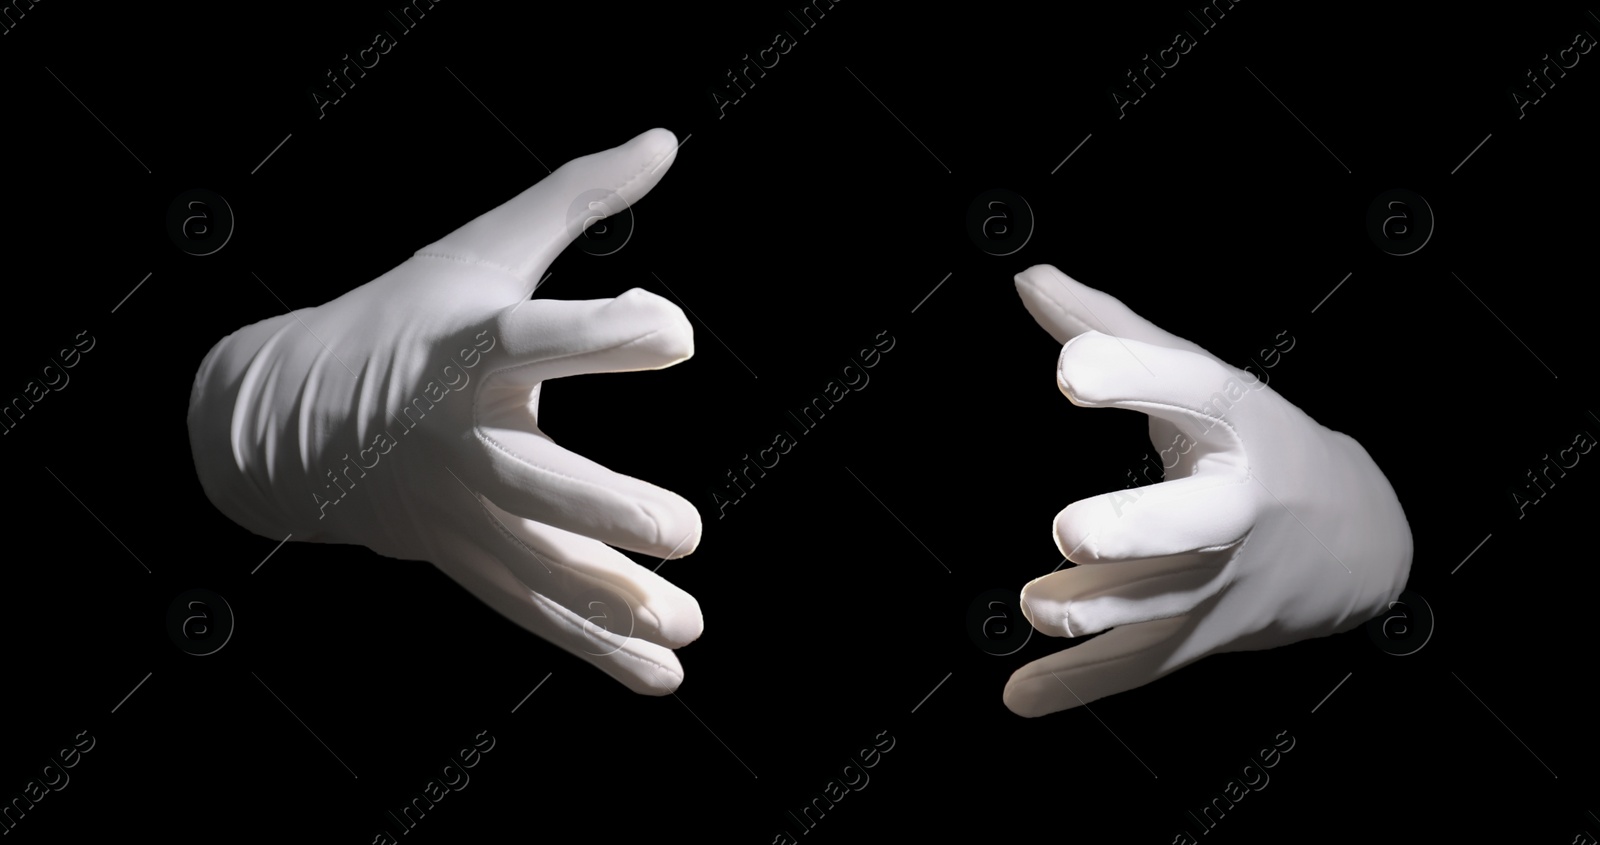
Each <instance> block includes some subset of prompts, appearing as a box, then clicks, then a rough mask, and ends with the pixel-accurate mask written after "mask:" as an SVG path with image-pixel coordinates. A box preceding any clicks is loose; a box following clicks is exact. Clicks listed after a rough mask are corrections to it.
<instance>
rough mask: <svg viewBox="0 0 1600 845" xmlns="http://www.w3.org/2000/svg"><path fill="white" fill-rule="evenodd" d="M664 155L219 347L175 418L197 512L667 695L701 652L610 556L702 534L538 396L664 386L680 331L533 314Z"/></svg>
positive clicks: (596, 162) (641, 303)
mask: <svg viewBox="0 0 1600 845" xmlns="http://www.w3.org/2000/svg"><path fill="white" fill-rule="evenodd" d="M676 144H677V139H676V138H674V137H673V135H672V133H670V132H668V131H666V130H664V129H654V130H651V131H649V132H646V133H644V134H642V135H640V136H638V137H637V138H634V139H633V140H632V141H629V142H628V143H626V144H624V145H622V146H620V147H617V148H615V149H611V150H606V151H603V152H599V153H595V154H593V155H588V156H584V157H582V158H578V159H575V160H573V161H571V162H568V163H567V164H566V165H564V166H563V167H561V168H560V169H558V170H556V171H555V172H554V173H552V174H550V176H548V177H547V178H545V179H544V180H542V181H540V182H539V183H538V184H536V185H534V186H533V187H531V188H529V189H528V190H526V191H523V192H522V193H521V194H519V195H517V196H516V197H514V198H512V199H511V200H510V201H509V202H506V203H505V204H504V205H501V206H500V207H499V208H496V209H495V210H493V211H491V212H489V213H488V214H485V215H483V216H482V217H479V218H478V219H476V220H474V221H472V222H471V223H468V224H467V225H465V226H463V227H461V228H460V229H457V230H456V231H455V232H453V233H451V234H450V235H447V236H446V237H444V238H443V239H442V240H439V241H437V242H436V243H434V244H432V245H431V246H428V247H426V248H424V249H422V250H420V251H418V252H417V253H416V254H415V255H413V256H412V257H411V258H409V259H407V260H406V261H405V262H403V263H401V264H400V265H399V266H397V267H395V268H394V269H392V270H390V271H389V272H387V273H385V274H383V275H382V276H379V277H378V278H377V279H374V280H373V281H371V282H368V283H367V284H365V285H362V286H361V287H358V288H356V289H354V290H352V291H350V292H348V293H346V294H344V295H343V296H340V297H339V298H337V299H334V300H333V301H331V302H328V303H326V304H324V305H321V306H318V307H315V308H303V309H300V310H298V311H294V312H292V313H289V314H284V315H282V316H279V317H274V318H272V319H269V320H263V321H262V322H259V323H256V324H254V325H251V326H246V327H245V328H242V329H240V330H239V331H236V332H234V333H233V334H232V335H229V336H228V337H226V338H224V339H223V340H222V341H221V342H219V343H218V344H217V345H216V347H215V348H213V349H212V350H211V352H210V353H209V354H208V355H207V356H206V358H205V361H204V362H203V363H202V364H201V366H200V370H199V372H198V374H197V375H196V378H195V384H194V391H193V393H192V395H191V399H190V405H189V437H190V444H191V447H192V449H193V453H194V461H195V468H196V470H197V472H198V474H199V476H200V481H201V483H202V485H203V486H204V488H205V491H206V495H207V496H208V497H209V498H210V499H211V501H212V503H213V504H215V505H216V506H217V508H218V509H220V510H221V511H222V512H223V513H224V514H227V515H228V516H229V517H230V518H231V519H233V520H234V521H235V522H237V523H239V524H240V525H242V526H244V527H245V528H248V529H250V530H251V531H253V532H255V533H257V534H260V535H262V536H264V537H268V538H270V539H272V540H283V539H284V538H285V537H286V536H292V538H293V539H294V540H297V541H298V540H310V541H316V542H325V543H352V544H357V545H363V546H366V547H368V548H370V549H372V550H373V551H375V552H377V553H378V554H381V555H385V556H388V557H393V558H400V559H405V560H426V561H431V562H433V563H434V564H435V565H437V566H438V567H439V568H440V569H442V570H444V572H445V573H447V574H448V575H449V576H450V577H451V578H453V579H454V580H455V581H456V582H457V583H459V584H461V585H462V586H463V587H466V588H467V589H468V590H471V591H472V592H473V593H474V594H475V595H477V596H478V598H480V599H482V600H483V601H484V602H486V603H487V604H488V605H489V606H491V607H493V608H494V609H496V610H498V611H499V612H500V613H502V614H504V615H505V616H507V617H509V618H510V619H512V620H513V621H515V622H516V623H517V624H519V625H521V626H522V627H524V628H526V629H527V630H529V631H532V632H533V633H535V634H538V635H539V636H541V637H544V638H545V639H547V640H550V641H551V642H554V643H556V644H557V645H560V646H561V647H562V648H564V649H566V650H567V651H569V652H571V653H573V654H575V655H578V656H579V657H581V658H583V659H585V660H588V661H589V662H591V663H593V664H595V665H597V666H599V667H600V668H601V669H602V670H604V671H605V672H606V673H607V674H609V675H611V676H612V677H613V678H615V679H617V680H618V681H621V682H622V683H623V684H625V685H626V686H627V687H628V688H629V689H632V690H634V691H635V692H641V693H647V694H651V695H665V694H667V693H670V692H672V691H673V690H675V689H676V688H677V687H678V684H679V683H680V682H681V681H682V680H683V669H682V666H681V664H680V663H679V662H678V659H677V656H676V655H675V654H674V653H673V652H672V649H674V648H677V647H679V646H682V645H686V644H688V643H689V642H691V641H693V640H694V639H695V638H696V637H698V636H699V635H700V632H701V627H702V620H701V615H700V606H699V605H698V604H697V603H696V602H695V600H694V598H693V597H691V596H690V595H689V594H688V593H686V592H684V591H683V590H681V589H679V588H677V587H675V586H673V585H672V584H670V583H668V582H667V581H665V580H664V579H662V578H660V577H659V576H657V575H655V574H654V573H653V572H651V571H650V570H648V569H645V568H643V567H640V566H638V565H636V564H634V563H633V562H632V561H631V560H629V559H628V558H627V557H626V556H624V555H622V554H621V553H619V552H617V551H616V550H615V549H612V548H610V547H608V546H607V545H606V544H608V543H609V544H611V545H613V546H619V547H621V548H624V549H629V550H632V551H636V552H641V553H643V554H648V555H651V556H654V557H662V558H670V557H681V556H683V555H687V554H689V553H690V552H692V551H694V549H695V546H696V545H697V544H698V543H699V542H700V515H699V513H698V512H697V511H696V510H695V508H694V506H693V505H691V504H689V502H688V501H686V500H685V499H683V498H682V497H680V496H678V495H676V494H673V493H670V492H668V491H666V490H663V489H661V488H659V487H656V486H654V485H651V484H648V483H646V482H644V481H640V480H638V479H635V478H630V477H628V476H625V475H619V474H617V473H615V472H612V471H611V470H609V469H607V468H605V467H604V466H601V465H600V464H598V463H595V462H594V461H591V460H589V459H588V458H585V457H583V456H581V455H577V454H574V453H572V452H570V451H567V450H566V449H564V448H562V447H560V446H558V445H556V444H555V443H554V442H552V441H551V439H550V438H549V437H547V436H546V435H545V434H544V433H543V432H541V431H540V430H539V425H538V410H539V388H540V385H541V383H542V382H544V381H545V380H546V379H552V378H559V377H562V376H571V375H578V374H580V373H601V372H622V371H631V370H653V369H660V368H663V367H668V366H671V365H673V364H676V363H678V362H679V361H682V360H684V359H686V358H688V357H689V356H691V355H692V354H694V340H693V329H692V328H691V327H690V325H689V322H688V320H687V319H685V318H684V316H683V312H682V311H680V310H679V309H678V307H677V306H675V305H673V304H671V303H670V302H668V301H666V300H664V299H662V298H660V297H658V296H655V295H653V294H650V293H647V292H645V291H643V290H639V289H634V290H630V291H628V292H627V293H625V294H623V295H622V296H619V297H617V298H615V299H608V300H590V301H583V302H569V301H552V300H544V299H535V300H529V296H530V295H531V293H532V292H533V289H534V288H535V287H536V286H537V284H538V281H539V280H540V279H541V277H542V275H543V274H544V272H545V269H546V268H547V267H548V266H549V265H550V263H551V262H552V261H553V260H554V259H555V257H556V256H557V255H558V254H560V252H561V250H562V249H564V248H565V247H566V246H567V245H568V244H569V243H571V242H572V240H573V239H574V238H575V237H577V236H579V234H580V233H581V232H582V231H583V229H584V228H585V227H586V226H587V225H589V224H590V223H592V222H594V221H595V220H598V219H600V218H601V217H603V216H605V215H607V214H615V213H618V212H620V211H622V209H623V208H624V207H625V206H627V205H631V204H632V203H633V202H635V201H637V200H638V199H639V198H640V197H642V196H644V195H645V194H646V193H647V192H648V191H649V190H650V189H651V188H652V187H653V186H654V185H655V184H656V182H657V181H658V180H659V179H660V178H661V176H662V175H663V174H664V173H665V171H666V169H667V168H668V166H669V165H670V164H671V163H672V161H673V159H674V155H675V150H676ZM263 283H264V282H263Z"/></svg>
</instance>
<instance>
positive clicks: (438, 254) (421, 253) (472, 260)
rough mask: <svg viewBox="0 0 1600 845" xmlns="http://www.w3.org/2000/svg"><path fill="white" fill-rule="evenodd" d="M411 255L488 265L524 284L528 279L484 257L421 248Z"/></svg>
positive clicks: (459, 262) (480, 265) (477, 265)
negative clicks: (464, 256) (465, 256)
mask: <svg viewBox="0 0 1600 845" xmlns="http://www.w3.org/2000/svg"><path fill="white" fill-rule="evenodd" d="M411 256H412V257H413V258H436V259H439V260H440V261H454V262H456V263H458V264H466V265H469V266H472V267H487V268H488V269H490V270H499V271H500V272H502V273H504V274H506V275H507V276H510V277H511V278H512V279H513V280H514V281H516V282H517V284H523V283H525V282H526V281H527V279H525V278H524V277H523V276H521V275H519V274H518V273H517V272H516V271H515V270H512V269H511V268H510V267H507V266H505V265H503V264H496V263H495V262H493V261H485V260H483V259H482V258H463V257H461V256H459V255H450V254H449V253H444V252H429V251H428V250H425V249H419V250H417V251H416V252H414V253H412V254H411Z"/></svg>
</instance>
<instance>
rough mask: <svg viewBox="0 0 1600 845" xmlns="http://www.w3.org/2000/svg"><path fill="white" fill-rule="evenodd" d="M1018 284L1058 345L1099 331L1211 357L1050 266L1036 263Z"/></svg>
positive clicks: (1020, 276)
mask: <svg viewBox="0 0 1600 845" xmlns="http://www.w3.org/2000/svg"><path fill="white" fill-rule="evenodd" d="M1016 284H1017V293H1018V294H1019V295H1020V296H1021V297H1022V304H1023V305H1024V306H1025V307H1027V309H1028V313H1029V314H1032V315H1033V318H1034V319H1035V320H1037V321H1038V322H1039V325H1040V326H1043V327H1044V329H1045V331H1047V332H1049V333H1050V336H1051V337H1054V338H1055V339H1056V341H1057V342H1058V343H1066V342H1067V341H1069V340H1072V339H1073V338H1075V337H1077V336H1078V335H1081V334H1083V333H1085V332H1089V331H1097V332H1102V333H1104V334H1109V335H1114V336H1116V337H1122V338H1128V339H1131V340H1138V341H1141V342H1143V343H1149V344H1154V345H1156V346H1165V347H1167V348H1169V349H1183V350H1186V351H1189V352H1198V353H1200V354H1202V355H1208V354H1210V353H1208V352H1206V351H1205V350H1204V349H1201V348H1200V347H1199V346H1197V345H1195V344H1194V343H1191V342H1189V341H1187V340H1184V339H1183V338H1181V337H1178V336H1177V335H1175V334H1172V333H1171V332H1169V331H1167V330H1165V329H1163V328H1161V327H1160V326H1157V325H1156V324H1154V323H1152V322H1150V321H1149V320H1146V319H1145V318H1143V317H1141V316H1139V315H1138V314H1135V313H1134V312H1133V309H1131V308H1129V307H1128V306H1126V305H1124V304H1122V301H1121V300H1119V299H1117V298H1116V297H1114V296H1112V295H1111V294H1108V293H1105V292H1104V291H1099V290H1095V289H1094V288H1091V287H1089V286H1088V285H1086V284H1083V283H1082V282H1079V281H1077V280H1076V279H1073V278H1072V277H1071V276H1068V275H1067V274H1065V273H1063V272H1061V271H1060V270H1057V269H1056V268H1054V267H1052V266H1050V265H1049V264H1035V265H1034V266H1032V267H1029V268H1028V269H1026V270H1023V271H1022V272H1021V273H1018V274H1017V275H1016Z"/></svg>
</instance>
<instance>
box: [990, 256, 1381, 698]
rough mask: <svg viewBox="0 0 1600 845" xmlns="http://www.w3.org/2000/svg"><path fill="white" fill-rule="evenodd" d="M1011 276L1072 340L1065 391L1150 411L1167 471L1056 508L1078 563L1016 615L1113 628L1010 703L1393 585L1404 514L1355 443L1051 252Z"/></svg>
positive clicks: (1124, 673) (1158, 672)
mask: <svg viewBox="0 0 1600 845" xmlns="http://www.w3.org/2000/svg"><path fill="white" fill-rule="evenodd" d="M1016 282H1017V291H1018V292H1019V293H1020V294H1021V295H1022V301H1023V303H1024V304H1025V305H1027V308H1028V311H1029V312H1030V313H1031V314H1033V316H1034V318H1035V319H1037V320H1038V321H1039V323H1040V325H1042V326H1044V328H1045V329H1046V330H1047V331H1049V332H1050V334H1051V335H1052V336H1053V337H1055V339H1056V340H1058V341H1060V342H1062V343H1064V344H1065V346H1064V347H1063V348H1062V350H1061V358H1060V362H1059V365H1058V370H1057V380H1058V382H1059V384H1060V387H1061V392H1062V393H1065V394H1066V395H1067V398H1068V399H1070V400H1072V403H1073V404H1075V405H1081V406H1084V407H1089V408H1129V409H1132V410H1136V411H1139V412H1141V413H1144V414H1148V415H1149V417H1150V441H1151V443H1153V444H1154V445H1155V447H1156V449H1157V450H1159V451H1162V452H1163V454H1164V456H1165V457H1164V458H1163V462H1164V464H1166V465H1167V466H1168V469H1167V471H1166V479H1167V480H1165V481H1162V482H1161V483H1159V484H1153V485H1150V486H1147V487H1137V488H1134V489H1131V490H1118V491H1114V492H1112V493H1107V494H1105V495H1101V496H1095V497H1093V498H1089V499H1084V500H1083V501H1079V502H1074V503H1072V504H1071V505H1069V506H1067V508H1066V509H1065V510H1063V511H1062V512H1061V513H1060V514H1059V515H1058V516H1057V517H1056V520H1055V539H1056V545H1057V546H1059V547H1060V549H1061V551H1062V553H1063V554H1066V555H1067V557H1068V559H1070V560H1071V561H1073V562H1074V563H1077V564H1081V565H1079V566H1076V567H1074V568H1070V569H1066V570H1062V571H1060V572H1053V573H1051V574H1049V575H1045V576H1044V577H1042V578H1037V579H1035V580H1033V581H1032V582H1030V583H1029V584H1028V585H1027V586H1026V587H1024V588H1023V591H1022V612H1023V615H1024V616H1026V617H1027V619H1028V621H1030V622H1031V623H1033V626H1034V627H1035V628H1036V629H1038V630H1039V631H1041V632H1043V633H1045V634H1049V635H1052V636H1063V637H1080V636H1084V635H1087V634H1093V633H1097V632H1100V631H1106V633H1104V634H1102V635H1100V636H1098V637H1096V638H1094V639H1092V640H1089V641H1088V642H1086V643H1083V644H1081V645H1078V646H1076V647H1073V648H1069V649H1066V650H1064V651H1060V652H1057V653H1056V654H1053V655H1050V656H1049V657H1044V658H1041V659H1039V660H1036V661H1034V662H1032V663H1030V664H1028V665H1026V666H1024V667H1022V668H1021V669H1019V670H1017V672H1016V673H1015V674H1014V675H1012V677H1011V680H1010V681H1009V682H1008V683H1007V684H1006V689H1005V703H1006V706H1007V707H1009V708H1010V709H1011V710H1012V711H1013V712H1015V713H1017V714H1019V715H1022V716H1041V715H1044V714H1046V713H1052V712H1055V711H1057V710H1065V709H1068V708H1072V707H1077V706H1079V705H1081V704H1088V703H1090V702H1092V701H1094V700H1096V699H1098V698H1102V697H1104V696H1108V695H1112V694H1114V693H1118V692H1123V691H1125V690H1130V689H1133V688H1135V687H1139V686H1142V685H1144V684H1147V683H1150V682H1151V681H1154V680H1156V679H1157V678H1160V677H1162V676H1163V675H1166V674H1167V673H1169V672H1171V671H1173V670H1175V669H1178V668H1180V667H1182V666H1185V665H1187V664H1189V663H1192V662H1194V661H1196V660H1199V659H1200V658H1202V657H1205V656H1206V655H1209V654H1216V653H1219V652H1227V651H1245V650H1253V649H1265V648H1273V647H1276V646H1280V645H1285V644H1288V643H1292V642H1296V641H1298V640H1303V639H1306V638H1308V637H1320V636H1326V635H1329V634H1335V633H1338V632H1340V631H1346V630H1349V629H1351V628H1353V627H1355V626H1357V625H1360V624H1361V623H1363V622H1366V621H1367V620H1369V619H1371V618H1373V617H1375V616H1377V615H1378V614H1380V613H1381V612H1383V611H1385V610H1387V609H1388V607H1389V602H1391V601H1393V600H1395V599H1397V598H1398V597H1399V595H1400V591H1401V589H1402V588H1403V587H1404V586H1405V583H1406V577H1407V575H1408V574H1409V573H1410V571H1411V529H1410V528H1409V526H1408V525H1407V524H1406V518H1405V514H1404V513H1403V512H1402V511H1401V509H1400V502H1399V500H1398V499H1397V498H1396V497H1395V494H1394V490H1393V489H1392V488H1391V487H1390V486H1389V482H1388V480H1387V479H1386V478H1384V476H1383V473H1382V472H1381V471H1380V470H1379V469H1378V467H1377V465H1376V464H1374V463H1373V462H1372V458H1370V457H1369V456H1368V455H1367V452H1366V450H1365V449H1363V448H1361V444H1359V443H1357V442H1356V441H1355V440H1353V439H1351V438H1350V437H1348V436H1347V435H1344V434H1340V433H1338V432H1336V431H1331V430H1329V429H1327V428H1324V427H1323V426H1321V425H1319V424H1318V423H1317V421H1316V420H1313V419H1311V418H1310V417H1308V416H1306V415H1305V413H1304V412H1303V411H1301V410H1300V409H1299V408H1296V407H1295V406H1294V405H1291V404H1289V402H1288V401H1286V400H1285V399H1284V398H1283V397H1281V396H1279V395H1278V393H1277V391H1275V390H1273V389H1272V388H1271V387H1268V386H1267V385H1266V384H1265V383H1263V382H1261V381H1260V380H1259V379H1257V378H1256V376H1254V375H1252V374H1249V373H1246V372H1245V371H1243V370H1240V369H1237V368H1235V367H1231V366H1229V365H1227V364H1225V363H1223V362H1222V361H1220V360H1218V359H1217V358H1216V357H1215V356H1213V355H1211V354H1210V353H1208V352H1206V351H1205V350H1204V349H1201V348H1200V347H1198V346H1196V345H1194V344H1193V343H1190V342H1189V341H1186V340H1184V339H1182V338H1179V337H1175V336H1173V335H1171V334H1168V333H1167V332H1165V331H1163V330H1161V329H1159V328H1157V327H1156V326H1154V325H1152V324H1151V323H1150V322H1148V321H1146V320H1144V319H1143V318H1141V317H1139V316H1138V315H1137V314H1135V313H1133V312H1132V311H1130V310H1129V309H1128V308H1127V306H1125V305H1123V304H1122V303H1121V302H1119V301H1118V300H1116V299H1115V298H1113V297H1111V296H1108V295H1106V294H1104V293H1101V292H1100V291H1097V290H1093V289H1091V288H1088V287H1086V286H1084V285H1082V284H1079V283H1078V282H1076V281H1074V280H1072V279H1070V278H1068V277H1067V276H1065V275H1063V274H1062V273H1061V272H1060V271H1058V270H1056V269H1055V268H1054V267H1049V266H1046V265H1038V266H1035V267H1030V268H1029V269H1027V270H1025V271H1023V272H1022V273H1020V274H1018V275H1017V277H1016ZM1174 461H1176V465H1173V462H1174ZM1107 629H1110V630H1107Z"/></svg>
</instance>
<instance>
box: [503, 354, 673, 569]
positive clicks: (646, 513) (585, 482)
mask: <svg viewBox="0 0 1600 845" xmlns="http://www.w3.org/2000/svg"><path fill="white" fill-rule="evenodd" d="M660 331H661V329H653V330H651V331H650V332H649V333H647V334H644V335H641V336H639V337H636V338H634V339H633V340H629V341H624V342H623V343H619V344H616V345H614V346H609V347H606V348H604V349H593V350H588V351H586V352H574V353H571V354H569V355H561V356H557V357H555V358H546V359H542V360H539V361H530V362H528V363H526V364H512V365H509V366H505V367H501V368H500V369H498V370H494V371H493V372H490V373H489V374H488V375H487V376H485V378H484V380H485V381H488V379H489V378H492V377H494V376H497V375H499V374H500V373H503V372H507V371H510V370H514V369H518V368H520V367H527V366H532V365H534V364H543V363H547V362H549V361H558V360H561V359H562V358H572V357H576V356H579V355H593V354H599V353H602V352H610V351H612V350H615V349H621V348H623V347H625V346H629V345H631V344H635V343H640V342H642V341H644V340H647V339H649V338H650V337H652V336H653V335H655V334H657V333H659V332H660ZM478 413H479V408H478V401H477V397H476V396H475V397H474V398H473V402H472V433H473V435H474V436H475V437H477V438H478V440H479V441H481V442H482V443H484V444H486V445H488V446H491V447H493V448H494V449H496V450H498V451H499V452H500V453H501V454H503V455H505V456H506V457H508V458H511V459H512V460H514V461H516V462H517V463H519V464H522V465H523V466H526V467H528V468H529V469H535V470H538V471H540V472H544V473H547V474H549V475H553V476H555V477H557V478H562V479H566V480H567V481H571V482H573V483H575V484H580V485H583V486H585V487H590V488H593V489H596V490H603V491H605V492H607V493H613V494H614V493H616V491H614V490H612V489H611V488H609V487H606V486H605V485H603V484H597V483H595V482H593V481H589V480H588V479H584V478H578V477H576V476H571V475H567V474H566V473H563V472H558V471H556V470H553V469H551V468H549V467H547V466H541V465H539V464H536V463H534V462H532V461H530V460H528V459H527V458H524V457H523V456H521V455H519V454H517V453H516V452H513V451H511V450H510V449H508V448H506V447H505V446H504V445H503V444H501V443H500V442H499V441H498V440H495V439H494V438H493V437H490V436H489V435H488V434H486V433H484V430H483V424H482V422H481V421H480V420H479V416H478ZM646 483H648V482H646ZM634 507H635V508H636V509H637V510H638V511H639V513H640V514H642V515H643V516H644V518H645V519H646V520H648V521H649V523H650V525H651V527H652V528H654V529H655V537H654V540H655V542H657V543H659V542H661V523H659V522H657V521H656V518H655V517H654V516H652V515H651V514H650V512H649V511H647V510H645V509H644V508H643V507H642V506H640V505H639V504H638V503H634Z"/></svg>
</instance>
